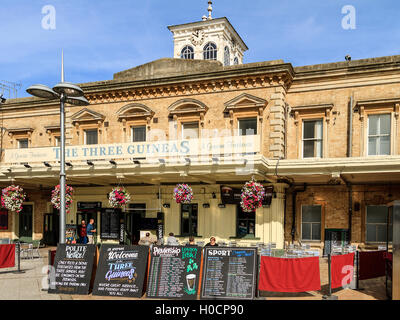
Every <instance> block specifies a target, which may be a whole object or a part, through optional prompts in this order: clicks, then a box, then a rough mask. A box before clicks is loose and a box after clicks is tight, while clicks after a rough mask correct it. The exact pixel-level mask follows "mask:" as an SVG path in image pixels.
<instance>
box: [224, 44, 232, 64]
mask: <svg viewBox="0 0 400 320" xmlns="http://www.w3.org/2000/svg"><path fill="white" fill-rule="evenodd" d="M230 64H231V55H230V53H229V48H228V47H225V49H224V65H225V66H229V65H230Z"/></svg>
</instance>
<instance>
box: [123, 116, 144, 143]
mask: <svg viewBox="0 0 400 320" xmlns="http://www.w3.org/2000/svg"><path fill="white" fill-rule="evenodd" d="M134 127H146V141H147V140H148V138H149V131H150V125H149V121H148V120H144V119H136V120H131V121H126V122H125V125H124V135H125V137H126V138H127V140H125V141H126V142H132V138H133V137H132V128H134ZM127 128H129V130H127ZM127 131H129V133H127Z"/></svg>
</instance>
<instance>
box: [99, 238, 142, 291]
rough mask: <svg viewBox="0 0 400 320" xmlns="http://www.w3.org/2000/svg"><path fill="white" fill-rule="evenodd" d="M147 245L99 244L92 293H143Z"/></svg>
mask: <svg viewBox="0 0 400 320" xmlns="http://www.w3.org/2000/svg"><path fill="white" fill-rule="evenodd" d="M148 255H149V247H147V246H116V245H105V244H103V245H102V246H101V251H100V259H99V266H98V267H97V272H96V279H95V282H94V287H93V295H97V296H111V297H136V298H140V297H141V296H142V295H143V283H144V280H145V275H146V272H147V258H148Z"/></svg>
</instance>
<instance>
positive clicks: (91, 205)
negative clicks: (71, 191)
mask: <svg viewBox="0 0 400 320" xmlns="http://www.w3.org/2000/svg"><path fill="white" fill-rule="evenodd" d="M91 209H101V202H78V210H91Z"/></svg>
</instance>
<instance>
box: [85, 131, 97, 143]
mask: <svg viewBox="0 0 400 320" xmlns="http://www.w3.org/2000/svg"><path fill="white" fill-rule="evenodd" d="M98 141H99V140H98V133H97V129H89V130H85V144H98Z"/></svg>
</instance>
